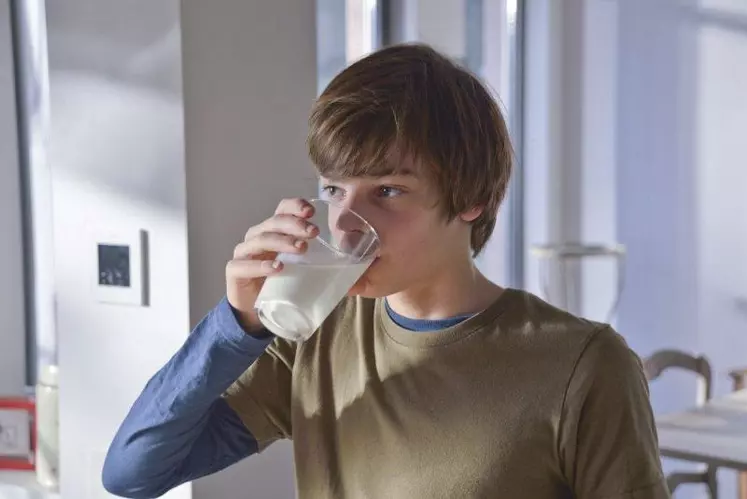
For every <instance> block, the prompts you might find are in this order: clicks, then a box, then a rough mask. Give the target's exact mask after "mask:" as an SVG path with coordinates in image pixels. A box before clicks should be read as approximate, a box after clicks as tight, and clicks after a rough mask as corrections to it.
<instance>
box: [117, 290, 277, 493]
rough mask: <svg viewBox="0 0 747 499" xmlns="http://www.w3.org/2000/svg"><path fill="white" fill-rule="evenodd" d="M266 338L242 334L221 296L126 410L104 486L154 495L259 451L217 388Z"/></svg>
mask: <svg viewBox="0 0 747 499" xmlns="http://www.w3.org/2000/svg"><path fill="white" fill-rule="evenodd" d="M271 341H272V337H271V336H269V335H267V336H265V337H262V338H255V337H253V336H250V335H248V334H246V333H245V332H244V330H243V329H242V328H241V326H240V325H239V323H238V321H237V320H236V317H235V315H234V313H233V310H232V309H231V306H230V305H229V303H228V300H226V299H225V298H224V299H223V300H221V302H220V303H219V304H218V306H217V307H215V308H214V309H213V310H212V311H211V312H210V313H209V314H208V315H207V316H206V317H205V318H204V319H203V320H202V321H201V322H200V324H199V325H198V326H197V327H196V328H195V329H194V331H193V332H192V333H191V334H190V335H189V337H188V338H187V341H186V342H185V344H184V345H183V346H182V347H181V348H180V349H179V351H178V352H177V353H176V355H174V357H172V358H171V360H169V362H168V363H167V364H166V365H165V366H164V367H163V368H162V369H161V370H160V371H158V373H156V375H155V376H153V378H152V379H151V380H150V381H149V382H148V384H147V385H146V387H145V389H144V390H143V392H142V393H141V394H140V396H139V397H138V399H137V400H136V401H135V403H134V405H133V406H132V409H130V412H129V414H128V415H127V417H126V418H125V420H124V422H123V423H122V425H121V427H120V428H119V431H118V432H117V434H116V436H115V437H114V440H113V441H112V443H111V446H110V448H109V452H108V453H107V457H106V461H105V462H104V470H103V476H102V478H103V483H104V487H105V488H106V490H108V491H109V492H110V493H112V494H115V495H118V496H122V497H130V498H153V497H158V496H160V495H163V494H164V493H166V492H167V491H168V490H170V489H171V488H173V487H176V486H177V485H179V484H181V483H184V482H187V481H190V480H194V479H196V478H199V477H201V476H205V475H208V474H211V473H215V472H217V471H219V470H221V469H223V468H225V467H227V466H229V465H231V464H233V463H236V462H237V461H240V460H241V459H243V458H245V457H247V456H249V455H251V454H254V453H256V452H257V442H256V440H255V439H254V437H253V436H252V435H251V433H250V432H249V430H248V429H247V428H246V427H245V426H244V424H243V423H242V422H241V420H240V419H239V417H238V415H237V414H236V413H235V412H234V411H233V409H231V408H230V407H229V406H228V404H227V403H226V401H225V400H224V399H223V398H222V397H221V395H222V394H223V392H224V391H225V390H226V389H227V388H228V387H229V386H230V385H231V384H232V383H233V382H234V381H235V380H236V379H237V378H238V377H239V376H240V375H241V373H243V372H244V371H245V370H246V369H248V368H249V366H250V365H251V364H252V363H253V362H254V361H255V360H256V359H257V358H258V357H259V356H260V355H261V354H262V353H263V352H264V350H265V348H267V346H268V345H269V344H270V342H271Z"/></svg>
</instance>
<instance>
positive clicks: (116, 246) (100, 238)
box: [92, 230, 149, 306]
mask: <svg viewBox="0 0 747 499" xmlns="http://www.w3.org/2000/svg"><path fill="white" fill-rule="evenodd" d="M93 267H94V272H93V276H92V281H93V283H92V284H93V289H94V294H95V296H96V300H97V301H99V302H101V303H114V304H120V305H135V306H148V305H149V286H148V285H149V282H148V276H149V268H148V233H147V232H146V231H144V230H138V231H133V232H132V233H127V232H122V233H109V234H97V235H96V236H95V237H94V242H93Z"/></svg>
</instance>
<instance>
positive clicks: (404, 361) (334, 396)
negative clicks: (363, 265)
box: [103, 45, 669, 499]
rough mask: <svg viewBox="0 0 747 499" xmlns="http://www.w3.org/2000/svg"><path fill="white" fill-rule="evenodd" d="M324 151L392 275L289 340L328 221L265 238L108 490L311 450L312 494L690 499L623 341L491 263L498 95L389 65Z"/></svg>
mask: <svg viewBox="0 0 747 499" xmlns="http://www.w3.org/2000/svg"><path fill="white" fill-rule="evenodd" d="M308 146H309V153H310V156H311V159H312V160H313V162H314V164H315V165H316V167H317V169H318V172H319V175H320V177H321V180H322V185H323V187H322V192H323V196H325V197H327V198H328V199H330V200H333V201H335V202H337V203H339V204H341V205H344V206H346V207H349V208H351V209H353V210H354V211H356V212H357V213H359V214H361V215H362V216H363V217H364V218H365V219H366V220H368V221H369V222H370V223H371V225H372V226H373V227H374V228H375V229H376V230H377V232H378V234H379V236H380V241H381V246H380V253H379V255H378V258H377V260H376V261H375V262H374V263H373V264H372V265H371V267H370V268H369V270H368V271H367V272H366V273H365V274H364V275H363V277H362V278H361V279H360V280H359V281H358V282H357V283H356V284H355V285H354V287H353V289H351V291H350V294H349V297H348V298H346V299H344V300H343V301H342V303H341V304H340V305H339V306H338V307H337V308H336V309H335V311H334V312H333V313H332V315H331V316H330V317H329V318H327V320H326V321H325V322H324V323H323V325H322V326H321V327H320V328H319V330H318V331H317V332H316V333H315V334H314V335H313V336H312V337H311V338H310V339H309V340H308V341H306V342H304V343H301V344H295V343H290V342H288V341H284V340H281V339H279V338H273V337H272V336H271V335H270V334H269V333H268V332H267V331H266V330H264V329H263V328H262V327H261V324H260V322H259V321H258V319H257V316H256V314H255V312H254V308H253V306H254V301H255V298H256V296H257V293H258V291H259V289H260V287H261V285H262V282H263V279H264V278H265V277H266V276H268V275H272V274H275V273H277V272H282V264H280V263H279V262H276V261H275V260H274V258H275V256H276V255H277V253H278V252H303V251H304V250H305V248H306V240H307V239H308V238H310V237H314V236H315V235H316V231H317V230H318V229H317V228H315V227H313V226H312V225H310V224H309V223H308V222H307V219H308V218H309V217H310V215H311V206H309V204H308V203H307V202H305V201H304V200H302V199H290V200H285V201H283V202H281V203H280V205H279V206H278V208H277V211H276V213H275V215H274V216H272V217H271V218H269V219H267V220H266V221H264V222H262V223H260V224H259V225H257V226H255V227H252V228H251V229H249V231H248V232H247V233H246V236H245V239H244V241H243V242H242V243H240V244H239V245H238V246H236V249H235V252H234V259H233V260H232V261H230V262H229V263H228V265H227V266H226V281H227V293H226V297H225V298H224V299H223V300H222V301H221V302H220V303H219V304H218V306H217V307H216V308H215V309H213V310H212V311H211V312H210V313H209V314H208V315H207V317H205V318H204V319H203V321H202V322H201V323H200V324H199V325H198V326H197V327H196V329H195V330H194V331H193V332H192V334H191V335H190V337H189V338H188V340H187V341H186V343H185V345H184V346H183V347H182V348H181V349H180V350H179V351H178V352H177V353H176V355H175V356H174V357H173V358H172V359H171V360H170V361H169V363H168V364H167V365H166V366H165V367H164V368H163V369H161V371H159V372H158V373H157V374H156V375H155V376H154V378H153V379H151V381H150V382H149V383H148V385H147V386H146V387H145V389H144V391H143V393H142V394H141V396H140V397H139V398H138V400H137V401H136V402H135V404H134V406H133V408H132V410H131V411H130V413H129V415H128V416H127V418H126V419H125V421H124V422H123V423H122V426H121V428H120V430H119V432H118V433H117V436H116V437H115V439H114V441H113V442H112V445H111V448H110V450H109V454H108V456H107V460H106V463H105V467H104V477H103V479H104V484H105V486H106V488H107V489H108V490H109V491H111V492H112V493H114V494H117V495H122V496H126V497H156V496H159V495H161V494H163V493H164V492H166V491H167V490H169V489H170V488H172V487H174V486H176V485H178V484H180V483H182V482H185V481H188V480H192V479H195V478H197V477H200V476H203V475H206V474H209V473H214V472H216V471H218V470H220V469H222V468H225V467H226V466H229V465H231V464H233V463H235V462H237V461H239V460H241V459H243V458H245V457H247V456H250V455H251V454H254V453H256V452H259V451H262V450H263V449H264V448H266V447H267V446H268V445H270V444H272V442H274V441H275V440H278V439H284V438H292V440H293V446H294V453H295V463H296V481H297V487H298V493H299V497H300V498H301V499H305V498H330V497H336V498H337V497H339V498H359V497H360V498H377V499H379V498H380V499H396V498H402V499H419V498H422V499H426V498H427V499H432V498H482V497H500V498H520V497H521V498H523V497H526V498H532V499H555V498H571V497H576V498H582V499H583V498H605V499H613V498H621V499H622V498H633V497H635V498H636V499H659V498H666V497H669V494H668V492H667V490H666V487H665V484H664V481H663V479H662V473H661V468H660V462H659V456H658V450H657V441H656V432H655V428H654V422H653V418H652V414H651V408H650V405H649V401H648V392H647V385H646V380H645V379H644V376H643V374H642V370H641V365H640V362H639V360H638V358H637V357H636V356H635V355H634V354H633V353H632V352H631V351H630V350H629V349H628V347H627V346H626V344H625V342H624V341H623V340H622V338H621V337H620V336H618V335H617V334H616V333H615V332H613V331H612V329H610V327H609V326H605V325H601V324H595V323H591V322H588V321H585V320H582V319H578V318H576V317H573V316H571V315H569V314H567V313H565V312H563V311H560V310H558V309H555V308H553V307H551V306H550V305H548V304H546V303H544V302H543V301H541V300H540V299H538V298H536V297H534V296H532V295H530V294H528V293H524V292H521V291H518V290H511V289H502V288H500V287H499V286H497V285H495V284H493V283H492V282H490V281H489V280H488V279H486V278H485V277H484V276H483V275H482V274H481V273H480V272H479V271H478V270H477V269H476V268H475V266H474V263H473V257H474V256H475V255H477V254H478V253H479V252H480V251H481V250H482V248H483V247H484V245H485V243H486V242H487V240H488V238H489V237H490V234H491V232H492V230H493V227H494V225H495V221H496V216H497V211H498V208H499V205H500V203H501V201H502V199H503V197H504V194H505V192H506V186H507V184H508V180H509V176H510V171H511V146H510V142H509V136H508V132H507V130H506V126H505V122H504V120H503V117H502V116H501V113H500V111H499V109H498V107H497V106H496V104H495V102H494V101H493V100H492V99H491V97H490V95H489V93H488V92H487V91H486V89H485V88H484V87H483V86H482V85H481V84H480V83H479V82H478V80H477V79H475V78H474V77H473V76H472V75H470V74H469V73H467V72H466V71H464V70H463V69H461V68H459V67H457V66H456V65H454V64H453V63H452V62H450V61H449V60H448V59H446V58H444V57H443V56H441V55H440V54H438V53H437V52H435V51H433V50H432V49H430V48H428V47H425V46H422V45H400V46H395V47H390V48H387V49H384V50H381V51H379V52H377V53H374V54H372V55H370V56H368V57H366V58H364V59H362V60H361V61H359V62H357V63H355V64H353V65H352V66H350V67H349V68H347V69H346V70H344V71H343V72H342V73H341V74H340V75H338V76H337V77H336V78H335V79H334V80H333V81H332V82H331V83H330V85H329V86H328V88H327V89H326V90H325V92H324V93H323V94H322V96H321V97H320V98H319V99H318V101H317V102H316V104H315V106H314V109H313V111H312V115H311V119H310V132H309V140H308ZM247 497H249V496H247Z"/></svg>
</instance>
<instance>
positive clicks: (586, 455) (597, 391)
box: [559, 327, 670, 499]
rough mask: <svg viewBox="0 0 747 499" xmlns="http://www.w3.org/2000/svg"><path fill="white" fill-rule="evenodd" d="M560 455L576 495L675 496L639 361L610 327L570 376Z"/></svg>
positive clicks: (595, 498) (596, 498)
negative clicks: (669, 485) (669, 486)
mask: <svg viewBox="0 0 747 499" xmlns="http://www.w3.org/2000/svg"><path fill="white" fill-rule="evenodd" d="M559 455H560V459H561V465H562V468H563V473H564V475H565V477H566V479H567V481H568V483H569V485H570V487H571V489H572V490H573V492H574V497H576V498H578V499H665V498H669V497H670V494H669V491H668V489H667V486H666V481H665V479H664V476H663V473H662V470H661V459H660V456H659V446H658V437H657V434H656V426H655V424H654V417H653V411H652V410H651V404H650V401H649V391H648V383H647V381H646V378H645V376H644V374H643V368H642V365H641V361H640V359H639V358H638V356H637V355H635V353H633V351H632V350H630V348H629V347H628V345H627V343H626V342H625V340H624V339H623V338H622V337H621V336H620V335H619V334H617V333H616V332H614V331H613V330H612V329H611V328H609V327H605V328H603V329H601V330H599V331H597V332H596V333H594V335H593V336H592V337H591V339H590V340H589V341H588V343H587V344H586V347H585V348H584V351H583V352H582V354H581V355H580V357H579V360H578V362H577V364H576V367H575V369H574V372H573V374H572V375H571V378H570V380H569V383H568V388H567V392H566V395H565V401H564V404H563V411H562V416H561V423H560V442H559Z"/></svg>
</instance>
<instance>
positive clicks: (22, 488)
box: [0, 470, 60, 499]
mask: <svg viewBox="0 0 747 499" xmlns="http://www.w3.org/2000/svg"><path fill="white" fill-rule="evenodd" d="M0 499H60V495H59V494H55V493H52V492H47V491H46V490H45V489H44V488H43V487H42V486H41V485H39V484H38V483H37V481H36V475H35V474H34V473H33V472H31V471H8V470H0Z"/></svg>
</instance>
